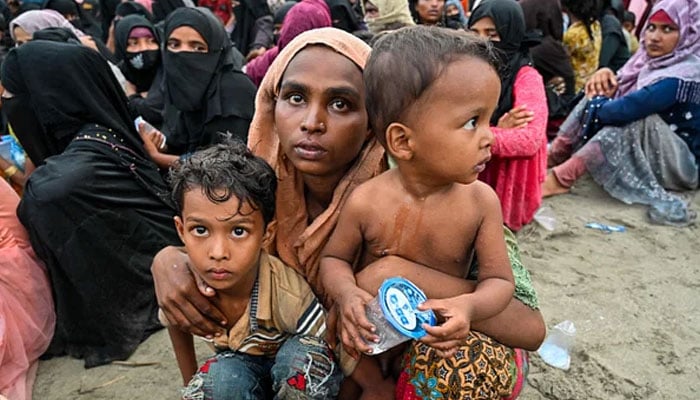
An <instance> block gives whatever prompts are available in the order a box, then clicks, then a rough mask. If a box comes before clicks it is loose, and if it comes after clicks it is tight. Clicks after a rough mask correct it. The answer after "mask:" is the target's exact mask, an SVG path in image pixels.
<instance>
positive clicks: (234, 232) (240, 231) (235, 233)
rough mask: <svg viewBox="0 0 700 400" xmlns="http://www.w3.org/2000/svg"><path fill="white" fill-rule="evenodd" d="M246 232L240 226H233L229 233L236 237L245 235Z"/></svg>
mask: <svg viewBox="0 0 700 400" xmlns="http://www.w3.org/2000/svg"><path fill="white" fill-rule="evenodd" d="M246 233H247V232H246V230H245V229H243V228H241V227H235V228H233V230H232V231H231V234H232V235H233V237H237V238H240V237H243V236H245V234H246Z"/></svg>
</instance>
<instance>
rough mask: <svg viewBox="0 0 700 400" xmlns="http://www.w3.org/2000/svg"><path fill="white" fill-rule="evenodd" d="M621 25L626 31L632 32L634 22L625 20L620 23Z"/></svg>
mask: <svg viewBox="0 0 700 400" xmlns="http://www.w3.org/2000/svg"><path fill="white" fill-rule="evenodd" d="M622 27H623V28H625V30H627V32H630V33H632V31H633V30H634V23H632V22H630V21H625V22H623V23H622Z"/></svg>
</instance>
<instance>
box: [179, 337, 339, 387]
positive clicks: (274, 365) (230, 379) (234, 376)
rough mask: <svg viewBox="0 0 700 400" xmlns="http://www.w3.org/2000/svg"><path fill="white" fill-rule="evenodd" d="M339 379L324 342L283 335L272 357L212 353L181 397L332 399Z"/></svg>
mask: <svg viewBox="0 0 700 400" xmlns="http://www.w3.org/2000/svg"><path fill="white" fill-rule="evenodd" d="M342 380H343V374H342V372H341V370H340V367H339V366H338V365H337V364H336V362H335V361H334V356H333V352H332V351H331V350H330V349H329V347H328V345H327V344H326V342H324V341H323V340H322V339H319V338H317V337H313V336H301V335H299V336H292V337H290V338H289V339H287V340H286V341H285V342H284V344H283V345H282V346H281V347H280V349H279V351H278V352H277V355H276V356H275V358H269V357H264V356H252V355H248V354H245V353H239V352H236V351H224V352H221V353H217V354H216V355H215V356H214V357H212V358H210V359H209V360H207V361H206V362H205V363H204V365H202V367H200V369H199V371H198V372H197V374H195V376H194V377H193V378H192V380H191V381H190V383H189V385H187V387H186V388H185V389H184V392H183V399H185V400H248V399H250V400H260V399H333V398H336V397H337V396H338V390H339V388H340V383H341V382H342Z"/></svg>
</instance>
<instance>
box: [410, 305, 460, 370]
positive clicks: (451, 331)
mask: <svg viewBox="0 0 700 400" xmlns="http://www.w3.org/2000/svg"><path fill="white" fill-rule="evenodd" d="M418 309H419V310H423V311H425V310H430V309H432V310H433V312H434V313H435V314H437V315H439V316H441V317H442V318H443V319H444V320H445V322H444V323H443V324H442V325H438V326H430V325H428V324H423V329H425V331H426V332H427V333H428V334H427V335H426V336H424V337H423V338H421V339H420V341H421V342H423V343H425V344H427V345H428V346H430V347H433V348H435V349H436V350H437V351H438V353H439V354H440V355H441V356H442V357H452V356H453V355H454V354H455V353H456V352H457V350H458V349H459V347H460V346H462V344H464V341H465V340H466V339H467V337H468V336H469V330H470V327H471V307H470V306H469V304H465V302H464V299H463V298H459V297H451V298H448V299H429V300H427V301H425V302H424V303H423V304H421V305H419V306H418Z"/></svg>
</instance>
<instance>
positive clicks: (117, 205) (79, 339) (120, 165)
mask: <svg viewBox="0 0 700 400" xmlns="http://www.w3.org/2000/svg"><path fill="white" fill-rule="evenodd" d="M2 76H3V84H4V85H5V92H4V94H3V110H4V111H5V112H6V113H7V117H8V120H9V122H10V124H11V125H12V127H13V128H14V131H15V134H16V135H17V138H18V139H19V141H20V143H21V144H22V147H24V149H25V150H26V152H27V154H28V155H29V157H30V158H31V160H32V161H33V162H34V164H35V165H37V166H38V168H37V169H36V170H35V171H34V172H33V173H32V175H31V177H30V179H29V181H28V182H27V185H26V187H25V191H24V196H23V197H22V201H21V202H20V205H19V208H18V211H17V215H18V217H19V219H20V221H21V222H22V224H23V225H24V226H25V227H26V228H27V231H28V233H29V238H30V240H31V243H32V247H33V248H34V250H35V251H36V253H37V255H38V256H39V258H41V259H42V260H43V261H44V262H45V263H46V266H47V269H48V271H49V276H50V278H51V284H52V286H53V289H54V294H55V302H56V315H57V322H56V333H55V335H54V338H53V342H52V345H51V348H50V349H49V354H51V355H60V354H66V353H67V354H69V355H71V356H74V357H78V358H85V366H86V367H94V366H97V365H102V364H106V363H109V362H111V361H112V360H124V359H126V358H127V357H129V356H130V355H131V353H132V352H133V351H134V350H135V349H136V346H137V345H138V344H139V343H140V342H141V341H142V340H144V339H146V338H147V337H148V335H150V334H151V333H153V332H154V331H155V330H156V329H159V327H160V326H159V324H158V320H157V316H156V312H157V304H156V301H155V296H154V294H153V282H152V280H151V276H150V274H149V273H148V265H149V264H150V262H151V260H152V257H153V254H155V251H156V249H160V248H162V247H163V246H165V245H168V244H175V243H178V242H179V241H178V238H177V234H176V232H175V230H174V229H173V224H172V216H173V215H174V208H173V206H172V204H171V202H170V199H169V198H167V196H165V195H164V193H166V192H167V191H168V188H167V185H166V184H165V182H164V181H163V180H162V178H161V176H160V174H159V172H158V169H157V168H156V166H155V165H154V164H153V163H152V162H151V161H150V160H149V159H148V157H147V155H146V153H145V151H144V150H143V144H142V142H141V139H140V137H139V136H138V134H137V133H136V131H135V128H134V126H133V122H132V120H131V116H130V115H129V109H128V107H127V100H126V97H125V96H124V94H123V92H122V91H121V89H120V88H119V86H118V84H117V82H116V80H115V79H114V78H113V76H112V75H111V73H110V70H109V67H108V66H107V63H106V62H105V60H104V59H103V58H102V57H100V56H99V55H98V54H97V53H96V52H94V51H92V50H90V49H87V48H85V47H83V46H79V45H75V44H65V43H55V42H47V41H33V42H30V43H27V44H25V45H23V46H21V47H19V48H17V49H14V50H13V51H11V52H10V54H9V55H8V57H7V60H6V61H5V63H4V64H3V70H2Z"/></svg>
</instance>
